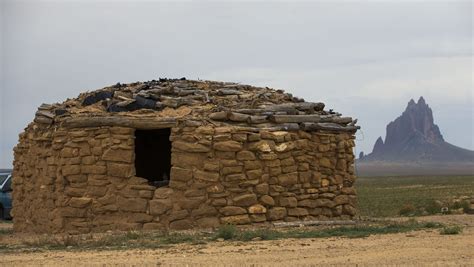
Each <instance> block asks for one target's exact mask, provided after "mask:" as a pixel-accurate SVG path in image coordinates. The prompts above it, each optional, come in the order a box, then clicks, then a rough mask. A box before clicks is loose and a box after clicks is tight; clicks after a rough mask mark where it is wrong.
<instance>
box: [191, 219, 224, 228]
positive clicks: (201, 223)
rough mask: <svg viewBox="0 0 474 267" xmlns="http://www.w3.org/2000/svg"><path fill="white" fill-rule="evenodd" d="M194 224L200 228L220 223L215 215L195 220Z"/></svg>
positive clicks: (216, 225) (211, 226)
mask: <svg viewBox="0 0 474 267" xmlns="http://www.w3.org/2000/svg"><path fill="white" fill-rule="evenodd" d="M196 224H197V225H198V226H199V227H201V228H215V227H218V226H219V225H220V222H219V219H218V218H216V217H207V218H201V219H197V220H196Z"/></svg>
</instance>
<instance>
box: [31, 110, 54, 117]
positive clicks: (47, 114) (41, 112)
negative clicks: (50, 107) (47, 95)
mask: <svg viewBox="0 0 474 267" xmlns="http://www.w3.org/2000/svg"><path fill="white" fill-rule="evenodd" d="M35 116H43V117H46V118H50V119H54V114H53V113H52V112H50V111H46V110H38V111H36V114H35Z"/></svg>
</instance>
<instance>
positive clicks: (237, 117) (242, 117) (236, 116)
mask: <svg viewBox="0 0 474 267" xmlns="http://www.w3.org/2000/svg"><path fill="white" fill-rule="evenodd" d="M249 117H250V116H249V115H247V114H242V113H237V112H227V118H228V119H229V120H231V121H238V122H241V121H245V122H246V121H247V120H248V118H249Z"/></svg>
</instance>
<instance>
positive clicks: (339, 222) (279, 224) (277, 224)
mask: <svg viewBox="0 0 474 267" xmlns="http://www.w3.org/2000/svg"><path fill="white" fill-rule="evenodd" d="M354 224H356V222H355V221H352V220H347V221H343V220H335V221H296V222H275V223H273V226H275V227H300V226H312V225H354Z"/></svg>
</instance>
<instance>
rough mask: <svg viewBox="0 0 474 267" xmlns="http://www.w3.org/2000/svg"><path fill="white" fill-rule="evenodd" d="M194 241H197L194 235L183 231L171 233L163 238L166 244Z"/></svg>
mask: <svg viewBox="0 0 474 267" xmlns="http://www.w3.org/2000/svg"><path fill="white" fill-rule="evenodd" d="M193 241H195V238H194V236H192V235H188V234H182V233H171V234H168V235H167V236H165V238H164V239H163V242H164V243H165V244H179V243H185V242H193Z"/></svg>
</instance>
